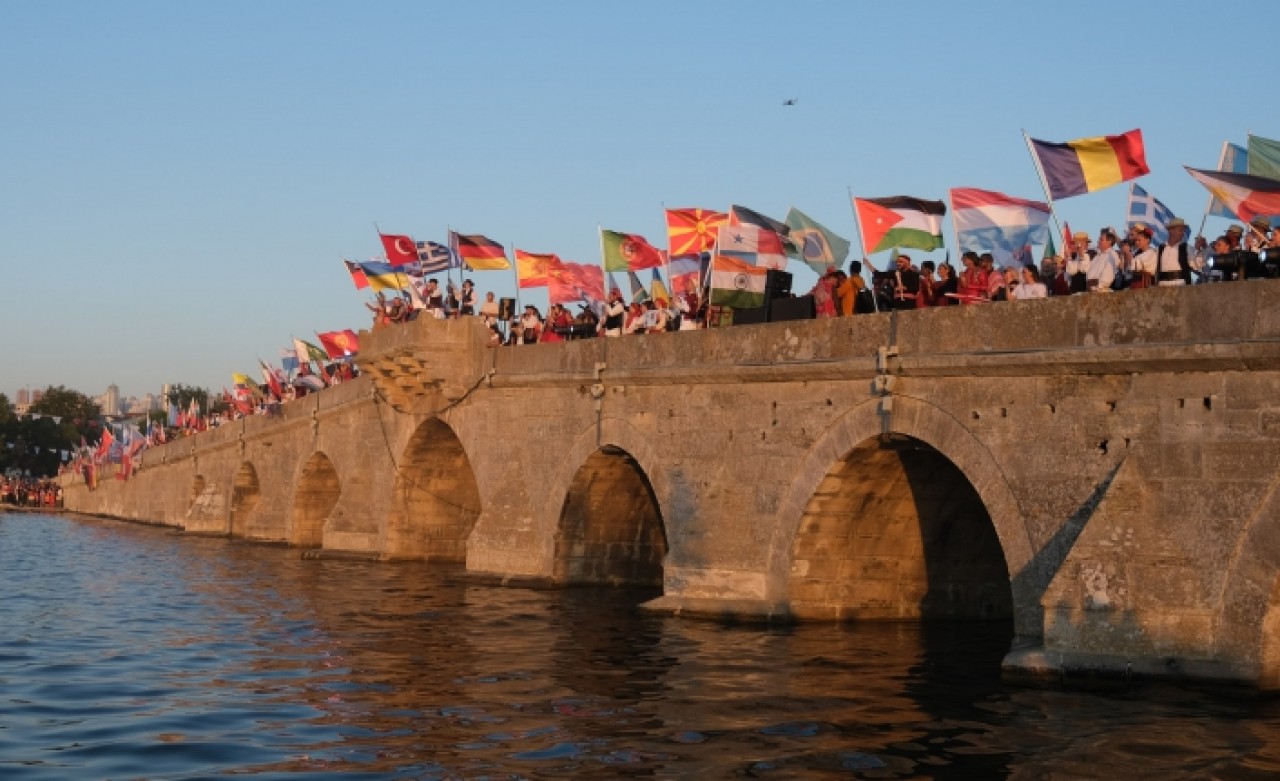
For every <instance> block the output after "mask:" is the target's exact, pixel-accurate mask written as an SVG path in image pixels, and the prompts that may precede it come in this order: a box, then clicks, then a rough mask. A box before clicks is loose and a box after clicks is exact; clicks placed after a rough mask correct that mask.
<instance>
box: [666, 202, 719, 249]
mask: <svg viewBox="0 0 1280 781" xmlns="http://www.w3.org/2000/svg"><path fill="white" fill-rule="evenodd" d="M728 220H729V215H727V214H724V213H722V212H713V211H711V210H709V209H667V239H668V241H669V243H670V249H671V255H672V256H673V257H674V256H676V255H696V254H698V253H699V252H705V251H706V250H709V249H711V247H712V246H714V245H715V243H716V228H719V227H720V226H721V225H724V224H725V223H726V222H727V221H728Z"/></svg>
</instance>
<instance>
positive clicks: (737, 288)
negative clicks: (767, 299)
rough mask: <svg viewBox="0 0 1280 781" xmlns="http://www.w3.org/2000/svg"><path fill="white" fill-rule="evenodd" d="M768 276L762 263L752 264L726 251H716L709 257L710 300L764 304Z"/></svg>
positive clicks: (736, 304)
mask: <svg viewBox="0 0 1280 781" xmlns="http://www.w3.org/2000/svg"><path fill="white" fill-rule="evenodd" d="M768 277H769V269H767V268H765V267H764V266H754V265H752V264H750V263H747V262H746V261H743V260H739V259H738V258H735V257H732V256H729V255H717V256H716V257H715V258H714V259H713V260H712V261H711V300H710V303H711V304H712V305H713V306H731V307H735V308H747V309H749V308H752V307H758V306H764V293H765V281H766V280H767V279H768Z"/></svg>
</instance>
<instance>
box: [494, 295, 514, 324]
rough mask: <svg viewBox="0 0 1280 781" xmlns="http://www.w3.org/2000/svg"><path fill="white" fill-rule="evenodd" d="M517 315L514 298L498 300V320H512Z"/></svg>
mask: <svg viewBox="0 0 1280 781" xmlns="http://www.w3.org/2000/svg"><path fill="white" fill-rule="evenodd" d="M515 315H516V300H515V299H514V298H499V299H498V319H499V320H510V319H511V318H513V317H515Z"/></svg>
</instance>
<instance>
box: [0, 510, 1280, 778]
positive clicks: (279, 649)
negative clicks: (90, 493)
mask: <svg viewBox="0 0 1280 781" xmlns="http://www.w3.org/2000/svg"><path fill="white" fill-rule="evenodd" d="M644 597H645V595H644V594H637V593H626V592H614V591H610V590H603V589H591V590H571V591H563V592H541V591H529V590H523V589H500V588H489V587H480V586H475V585H464V584H460V583H458V582H456V580H455V581H451V580H450V579H449V578H447V577H445V576H444V575H443V574H442V573H440V572H439V571H433V570H430V569H427V568H425V567H423V566H421V565H403V564H401V565H388V564H369V563H358V562H338V561H303V560H301V558H300V556H299V554H298V552H297V551H296V550H288V549H284V548H274V547H262V546H253V545H246V544H236V543H231V542H228V541H226V540H214V539H200V538H192V537H183V536H179V535H177V534H174V533H172V532H170V531H168V530H164V529H158V528H151V527H142V526H134V525H128V524H116V523H104V522H93V521H79V520H73V519H69V518H51V517H46V516H37V515H0V779H6V780H7V779H22V780H24V781H25V780H26V779H57V780H58V781H68V780H70V781H75V780H78V779H131V778H139V779H141V778H146V779H178V778H181V779H187V778H217V777H227V776H236V775H254V776H256V777H259V778H290V779H296V778H308V777H321V776H323V777H325V778H332V777H337V778H350V779H357V778H361V779H362V778H423V779H446V778H448V779H452V778H493V779H507V778H563V777H569V776H572V777H578V778H633V777H640V778H646V777H653V778H713V779H714V778H774V779H782V778H805V779H809V778H815V779H823V778H955V779H961V778H964V779H969V778H1005V777H1009V778H1026V779H1036V778H1055V779H1056V778H1063V779H1065V778H1117V777H1124V778H1126V779H1141V778H1151V779H1161V781H1167V780H1168V779H1178V778H1229V779H1254V778H1256V779H1263V778H1267V779H1271V778H1276V777H1277V776H1280V703H1276V702H1274V701H1265V702H1251V701H1240V700H1233V699H1227V698H1218V697H1213V696H1211V695H1208V694H1204V693H1192V692H1186V691H1180V690H1177V689H1173V688H1165V687H1149V688H1145V689H1142V690H1137V691H1130V692H1127V693H1124V694H1113V695H1098V694H1088V693H1078V692H1074V693H1064V692H1047V691H1033V690H1023V689H1016V688H1009V687H1005V686H1003V685H1001V683H1000V680H999V675H998V666H999V661H1000V657H1001V655H1002V653H1003V651H1004V649H1005V646H1006V644H1007V641H1008V638H1007V634H1008V631H1009V630H1008V628H1007V627H995V628H990V627H988V628H984V627H981V626H978V627H974V626H973V625H969V626H964V625H955V626H948V627H941V628H933V629H928V630H921V629H919V628H917V627H911V626H871V627H858V628H840V627H831V626H813V627H802V628H797V629H787V630H762V629H757V628H726V627H722V626H718V625H712V624H705V623H699V622H694V621H689V620H676V619H669V618H661V617H652V616H646V615H642V614H639V613H638V612H637V611H636V610H635V609H634V605H635V604H636V603H637V602H638V601H639V600H641V599H643V598H644Z"/></svg>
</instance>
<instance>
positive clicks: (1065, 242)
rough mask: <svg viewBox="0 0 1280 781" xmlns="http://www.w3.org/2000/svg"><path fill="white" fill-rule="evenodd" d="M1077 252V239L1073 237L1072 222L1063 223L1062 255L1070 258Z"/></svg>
mask: <svg viewBox="0 0 1280 781" xmlns="http://www.w3.org/2000/svg"><path fill="white" fill-rule="evenodd" d="M1075 252H1076V240H1075V239H1073V238H1071V223H1069V222H1065V221H1064V222H1063V223H1062V257H1064V258H1069V257H1071V256H1072V255H1074V254H1075Z"/></svg>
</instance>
